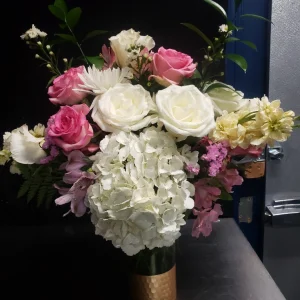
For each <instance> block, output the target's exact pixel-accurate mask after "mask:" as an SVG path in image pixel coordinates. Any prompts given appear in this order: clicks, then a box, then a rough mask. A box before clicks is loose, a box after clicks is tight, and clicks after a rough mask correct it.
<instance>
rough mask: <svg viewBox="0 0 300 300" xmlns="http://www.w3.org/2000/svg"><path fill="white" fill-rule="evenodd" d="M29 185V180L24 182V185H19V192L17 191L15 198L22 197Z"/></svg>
mask: <svg viewBox="0 0 300 300" xmlns="http://www.w3.org/2000/svg"><path fill="white" fill-rule="evenodd" d="M30 184H31V180H30V179H29V180H26V181H24V183H23V184H22V185H21V187H20V189H19V191H18V195H17V198H21V197H23V196H24V195H25V194H26V193H27V192H28V190H29V188H30Z"/></svg>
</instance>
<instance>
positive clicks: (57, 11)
mask: <svg viewBox="0 0 300 300" xmlns="http://www.w3.org/2000/svg"><path fill="white" fill-rule="evenodd" d="M48 9H49V10H50V12H51V13H52V14H53V15H54V16H55V17H56V18H58V19H60V20H62V21H65V13H64V12H63V11H62V10H61V9H60V8H59V7H57V6H54V5H48Z"/></svg>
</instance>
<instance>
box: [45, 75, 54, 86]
mask: <svg viewBox="0 0 300 300" xmlns="http://www.w3.org/2000/svg"><path fill="white" fill-rule="evenodd" d="M55 78H56V75H54V76H52V77H51V78H50V80H49V81H48V83H47V86H46V87H47V88H48V87H49V86H50V85H51V84H52V82H53V80H54V79H55Z"/></svg>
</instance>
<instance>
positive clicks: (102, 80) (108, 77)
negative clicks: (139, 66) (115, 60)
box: [78, 65, 132, 95]
mask: <svg viewBox="0 0 300 300" xmlns="http://www.w3.org/2000/svg"><path fill="white" fill-rule="evenodd" d="M78 76H79V78H80V79H81V80H82V82H83V84H80V85H79V86H80V88H81V90H82V91H84V92H89V91H90V92H92V93H93V94H94V95H101V94H103V93H105V92H106V91H107V90H109V89H110V88H112V87H114V86H115V85H116V84H117V83H127V82H130V80H129V79H130V78H132V72H131V70H130V69H129V68H123V69H119V68H116V69H107V70H104V71H101V70H99V69H97V68H96V67H95V65H93V66H92V67H88V69H87V70H86V69H85V70H84V73H83V74H78Z"/></svg>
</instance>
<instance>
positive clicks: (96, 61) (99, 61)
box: [86, 56, 104, 69]
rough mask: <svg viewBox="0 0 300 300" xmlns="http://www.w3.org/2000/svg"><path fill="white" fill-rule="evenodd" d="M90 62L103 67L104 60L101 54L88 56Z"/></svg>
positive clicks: (99, 67)
mask: <svg viewBox="0 0 300 300" xmlns="http://www.w3.org/2000/svg"><path fill="white" fill-rule="evenodd" d="M86 59H87V60H88V62H89V63H90V64H92V65H95V67H96V68H98V69H102V67H103V64H104V60H103V58H101V57H100V56H86Z"/></svg>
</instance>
